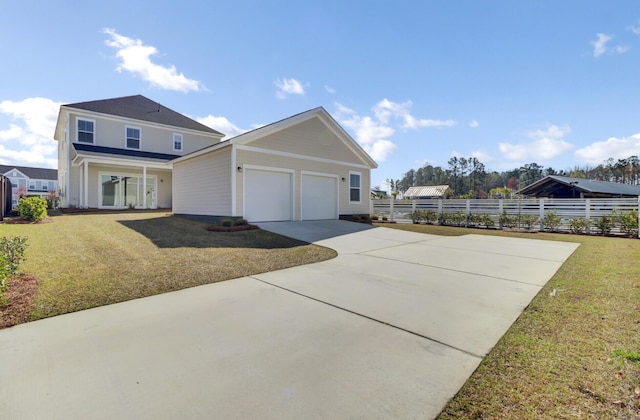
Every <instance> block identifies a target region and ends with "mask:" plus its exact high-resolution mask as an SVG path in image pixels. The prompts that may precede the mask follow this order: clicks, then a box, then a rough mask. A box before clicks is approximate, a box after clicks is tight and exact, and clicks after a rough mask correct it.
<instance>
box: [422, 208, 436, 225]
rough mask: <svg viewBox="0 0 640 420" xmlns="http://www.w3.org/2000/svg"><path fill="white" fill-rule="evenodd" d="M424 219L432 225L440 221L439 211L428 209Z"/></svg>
mask: <svg viewBox="0 0 640 420" xmlns="http://www.w3.org/2000/svg"><path fill="white" fill-rule="evenodd" d="M424 221H425V222H427V223H428V224H430V225H432V224H434V223H435V222H437V221H438V213H437V212H435V211H433V210H427V211H426V212H425V214H424Z"/></svg>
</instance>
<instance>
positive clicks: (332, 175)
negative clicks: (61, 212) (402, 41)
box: [54, 95, 377, 221]
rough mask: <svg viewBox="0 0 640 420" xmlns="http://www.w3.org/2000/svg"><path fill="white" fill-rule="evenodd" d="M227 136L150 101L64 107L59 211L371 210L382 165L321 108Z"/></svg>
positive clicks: (253, 216)
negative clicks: (376, 170)
mask: <svg viewBox="0 0 640 420" xmlns="http://www.w3.org/2000/svg"><path fill="white" fill-rule="evenodd" d="M222 137H224V135H223V134H222V133H219V132H218V131H216V130H213V129H211V128H209V127H206V126H204V125H202V124H200V123H198V122H196V121H194V120H192V119H191V118H188V117H186V116H184V115H182V114H179V113H177V112H175V111H172V110H170V109H169V108H166V107H164V106H162V105H160V104H158V103H156V102H154V101H152V100H150V99H147V98H145V97H144V96H140V95H137V96H128V97H123V98H114V99H106V100H99V101H90V102H81V103H75V104H69V105H63V106H61V107H60V113H59V115H58V121H57V125H56V130H55V135H54V138H55V139H56V140H57V141H58V180H59V186H58V196H59V199H60V206H61V207H79V208H101V209H124V208H171V209H172V210H173V212H174V213H176V214H191V215H206V216H219V217H229V216H230V217H244V218H245V219H247V220H249V221H281V220H314V219H315V220H320V219H337V218H340V217H349V215H353V214H368V213H369V212H370V200H371V197H370V195H369V194H368V191H369V185H370V183H371V173H370V172H371V169H373V168H375V167H376V166H377V164H376V163H375V161H374V160H373V159H371V157H370V156H369V155H368V154H367V153H366V151H364V150H363V149H362V147H360V145H358V143H357V142H356V141H355V140H354V139H353V138H351V136H350V135H349V134H348V133H347V132H346V131H344V129H343V128H342V127H340V125H339V124H338V123H337V122H336V121H335V120H334V119H333V118H332V117H331V115H329V113H328V112H327V111H326V110H325V109H324V108H322V107H317V108H314V109H310V110H308V111H305V112H302V113H300V114H296V115H293V116H291V117H288V118H285V119H283V120H280V121H277V122H274V123H272V124H268V125H265V126H262V127H260V128H257V129H255V130H253V131H250V132H247V133H243V134H241V135H239V136H236V137H234V138H231V139H228V140H225V141H221V139H222Z"/></svg>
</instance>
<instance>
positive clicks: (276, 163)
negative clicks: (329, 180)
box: [174, 150, 371, 220]
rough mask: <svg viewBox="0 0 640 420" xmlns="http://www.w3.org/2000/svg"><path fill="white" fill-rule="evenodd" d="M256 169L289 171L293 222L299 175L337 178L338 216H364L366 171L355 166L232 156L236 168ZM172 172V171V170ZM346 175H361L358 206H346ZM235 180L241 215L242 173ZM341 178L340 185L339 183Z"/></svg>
mask: <svg viewBox="0 0 640 420" xmlns="http://www.w3.org/2000/svg"><path fill="white" fill-rule="evenodd" d="M245 164H246V165H256V166H264V167H273V168H281V169H293V170H294V171H295V174H294V219H295V220H300V216H301V210H300V208H301V202H300V197H301V190H300V186H301V178H302V176H301V172H302V171H306V172H316V173H323V174H331V175H337V176H338V178H339V182H338V189H339V191H338V200H339V203H338V213H339V214H340V215H350V214H368V213H369V204H370V200H371V196H370V193H369V190H370V188H369V186H370V184H371V180H370V170H369V169H367V168H361V167H357V166H347V165H340V164H334V163H326V162H318V161H313V160H308V159H294V158H290V157H284V156H278V155H272V154H264V153H258V152H252V151H247V150H238V151H237V155H236V165H237V166H242V165H245ZM174 170H175V168H174ZM349 171H353V172H359V173H360V174H361V184H360V199H361V200H360V203H358V204H350V203H349ZM235 176H236V186H237V187H236V203H237V211H238V212H242V208H243V194H244V191H243V182H242V180H243V172H237V171H236V172H235ZM343 178H344V181H342V179H343Z"/></svg>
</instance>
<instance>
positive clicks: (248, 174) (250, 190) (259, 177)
mask: <svg viewBox="0 0 640 420" xmlns="http://www.w3.org/2000/svg"><path fill="white" fill-rule="evenodd" d="M291 176H292V174H291V173H290V172H275V171H265V170H258V169H245V173H244V218H245V219H247V220H248V221H250V222H279V221H283V220H292V217H291V208H292V203H293V201H292V190H293V188H292V181H291Z"/></svg>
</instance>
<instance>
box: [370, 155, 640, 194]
mask: <svg viewBox="0 0 640 420" xmlns="http://www.w3.org/2000/svg"><path fill="white" fill-rule="evenodd" d="M447 164H448V166H447V167H446V168H443V167H441V166H433V165H431V164H429V163H427V164H425V165H424V166H423V167H421V168H418V169H410V170H409V171H407V172H406V173H405V174H404V175H403V177H402V178H400V179H395V180H394V179H387V180H386V181H385V183H386V184H387V185H386V186H388V188H389V190H390V191H391V194H392V195H394V196H397V195H399V194H402V193H404V192H405V191H407V190H408V189H409V187H414V186H428V185H448V186H449V192H448V197H447V198H489V197H509V196H511V195H512V194H513V193H514V192H516V191H518V190H520V189H522V188H524V187H526V186H527V185H530V184H532V183H534V182H536V181H538V180H540V179H542V178H544V177H545V176H548V175H559V176H568V177H572V178H582V179H589V180H593V181H608V182H619V183H624V184H633V185H640V173H639V172H638V170H639V169H640V159H638V157H637V156H630V157H628V158H626V159H614V158H609V159H607V160H605V161H604V162H603V163H601V164H600V165H597V166H595V167H590V166H588V165H586V166H584V167H578V166H576V167H575V168H573V169H572V170H555V169H554V168H552V167H547V168H545V167H544V166H541V165H538V164H537V163H527V164H525V165H523V166H521V167H519V168H514V169H511V170H508V171H503V172H497V171H487V170H486V167H485V165H484V164H483V163H482V162H480V160H479V159H478V158H476V157H470V158H465V157H457V156H456V157H452V158H451V159H449V161H448V162H447ZM375 189H377V190H379V189H380V188H379V187H376V188H375Z"/></svg>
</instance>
